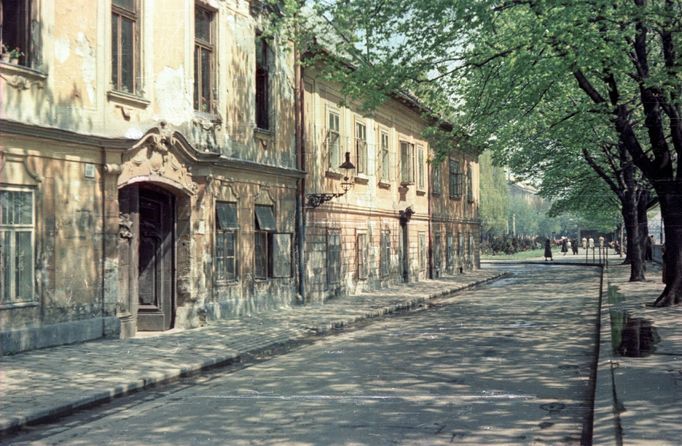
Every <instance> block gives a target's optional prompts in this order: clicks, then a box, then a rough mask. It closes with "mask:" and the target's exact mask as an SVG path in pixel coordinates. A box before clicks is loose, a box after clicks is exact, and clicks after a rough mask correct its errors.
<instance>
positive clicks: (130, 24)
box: [111, 0, 140, 94]
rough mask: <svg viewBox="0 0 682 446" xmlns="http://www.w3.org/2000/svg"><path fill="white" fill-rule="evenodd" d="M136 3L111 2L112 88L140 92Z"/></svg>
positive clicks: (133, 1) (127, 1) (127, 91)
mask: <svg viewBox="0 0 682 446" xmlns="http://www.w3.org/2000/svg"><path fill="white" fill-rule="evenodd" d="M137 22H138V20H137V0H112V2H111V84H112V87H113V89H114V90H117V91H122V92H124V93H131V94H138V93H139V91H140V81H139V77H140V75H139V73H140V69H139V66H138V65H139V63H138V60H139V59H138V58H137V55H138V53H139V32H138V29H137V26H138V25H137Z"/></svg>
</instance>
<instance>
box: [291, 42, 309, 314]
mask: <svg viewBox="0 0 682 446" xmlns="http://www.w3.org/2000/svg"><path fill="white" fill-rule="evenodd" d="M300 58H301V54H300V53H299V51H298V47H296V48H295V50H294V64H295V85H296V87H295V89H296V94H295V99H294V101H295V103H294V109H295V113H294V122H295V126H296V130H295V134H296V161H297V166H296V167H297V168H298V170H305V152H304V150H303V143H304V122H305V121H304V117H305V116H304V113H303V98H304V89H303V68H302V67H301V60H300ZM297 192H298V193H297V195H296V230H297V232H298V239H297V243H298V258H297V259H296V260H297V263H298V293H299V295H300V299H301V303H302V304H305V303H306V289H305V264H304V259H305V213H304V212H305V208H304V205H305V177H303V178H299V180H298V191H297Z"/></svg>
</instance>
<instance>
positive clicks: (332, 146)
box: [327, 111, 341, 170]
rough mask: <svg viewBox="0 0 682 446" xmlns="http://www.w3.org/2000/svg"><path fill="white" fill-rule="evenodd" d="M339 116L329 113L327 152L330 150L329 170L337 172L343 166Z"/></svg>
mask: <svg viewBox="0 0 682 446" xmlns="http://www.w3.org/2000/svg"><path fill="white" fill-rule="evenodd" d="M339 129H340V127H339V114H338V113H336V112H332V111H330V112H328V113H327V150H329V168H330V169H332V170H336V169H338V168H339V166H340V165H341V133H340V130H339Z"/></svg>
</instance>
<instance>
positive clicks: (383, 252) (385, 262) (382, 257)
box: [379, 229, 391, 277]
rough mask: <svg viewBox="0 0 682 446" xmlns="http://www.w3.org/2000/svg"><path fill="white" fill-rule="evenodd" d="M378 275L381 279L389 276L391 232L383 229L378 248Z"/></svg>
mask: <svg viewBox="0 0 682 446" xmlns="http://www.w3.org/2000/svg"><path fill="white" fill-rule="evenodd" d="M379 250H380V253H379V270H380V271H379V273H380V274H381V277H388V276H389V275H390V274H391V231H390V229H384V230H382V231H381V239H380V247H379Z"/></svg>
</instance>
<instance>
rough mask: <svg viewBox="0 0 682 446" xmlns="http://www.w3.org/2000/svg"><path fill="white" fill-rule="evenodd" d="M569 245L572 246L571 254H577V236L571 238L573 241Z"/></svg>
mask: <svg viewBox="0 0 682 446" xmlns="http://www.w3.org/2000/svg"><path fill="white" fill-rule="evenodd" d="M571 246H572V247H573V255H577V254H578V239H577V238H576V239H573V243H572V244H571Z"/></svg>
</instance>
